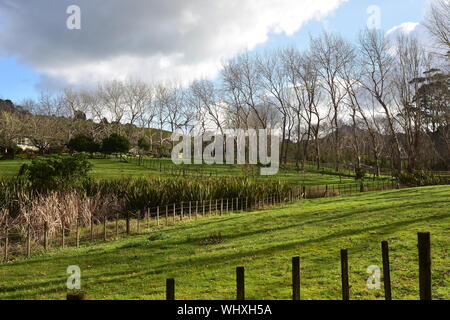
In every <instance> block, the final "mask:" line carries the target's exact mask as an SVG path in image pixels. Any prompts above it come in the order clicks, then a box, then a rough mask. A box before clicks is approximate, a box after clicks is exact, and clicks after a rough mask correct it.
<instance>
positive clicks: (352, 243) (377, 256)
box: [0, 186, 450, 299]
mask: <svg viewBox="0 0 450 320" xmlns="http://www.w3.org/2000/svg"><path fill="white" fill-rule="evenodd" d="M449 208H450V186H444V187H430V188H421V189H405V190H396V191H389V192H379V193H366V194H359V195H355V196H351V197H338V198H326V199H315V200H304V201H301V202H298V203H295V204H292V205H286V206H284V207H283V208H277V209H272V210H266V211H260V212H254V213H242V214H232V215H226V216H222V217H214V218H209V219H204V220H199V221H192V222H186V223H183V224H179V225H176V226H172V227H160V228H158V229H152V230H148V231H147V232H146V233H145V234H142V235H136V236H133V237H131V238H128V239H125V240H122V241H118V242H110V243H105V244H99V245H97V246H93V247H86V248H80V249H78V250H77V249H74V248H72V249H66V250H65V251H59V250H54V251H51V252H49V253H47V254H41V255H38V256H35V257H33V258H31V259H30V260H24V261H18V262H15V263H9V264H6V265H5V264H2V265H0V279H1V282H0V283H1V284H0V299H36V298H40V299H50V298H52V299H63V298H64V296H65V293H66V287H65V285H66V280H67V276H68V275H67V274H66V269H67V267H68V266H70V265H78V266H79V267H80V268H81V272H82V289H83V290H85V291H86V292H87V293H88V296H89V297H90V298H91V299H164V292H165V291H164V290H165V279H166V278H168V277H173V278H175V279H176V294H177V299H234V297H235V267H236V266H240V265H243V266H245V267H246V295H247V298H248V299H290V297H291V288H290V281H291V266H290V263H291V262H290V260H291V257H293V256H297V255H299V256H301V259H302V262H301V272H302V279H301V284H302V287H301V294H302V299H340V298H341V295H340V262H339V250H340V249H342V248H348V249H349V264H350V284H351V286H352V288H351V298H352V299H382V298H383V291H382V290H377V291H369V290H368V289H367V288H366V280H367V278H368V276H369V274H366V269H367V267H368V266H370V265H379V266H380V267H381V265H382V264H381V250H380V242H381V241H382V240H388V241H389V243H390V248H391V268H392V274H391V278H392V281H393V286H392V287H393V298H394V299H418V271H417V270H418V262H417V248H416V244H417V232H420V231H430V232H431V237H432V270H433V295H434V298H435V299H450V290H449V288H450V273H449V265H450V259H449V252H448V248H449V247H450V239H449V237H448V235H449V232H450V209H449Z"/></svg>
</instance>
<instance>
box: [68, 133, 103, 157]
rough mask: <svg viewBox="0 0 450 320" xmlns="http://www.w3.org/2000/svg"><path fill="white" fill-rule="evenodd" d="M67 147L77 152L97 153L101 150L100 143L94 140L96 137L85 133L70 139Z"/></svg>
mask: <svg viewBox="0 0 450 320" xmlns="http://www.w3.org/2000/svg"><path fill="white" fill-rule="evenodd" d="M67 147H68V148H69V149H70V150H71V151H76V152H89V153H95V152H98V151H99V150H100V145H99V144H98V143H97V142H96V141H95V140H94V138H93V137H90V136H87V135H84V134H79V135H77V136H75V137H74V138H72V139H70V141H69V143H68V144H67Z"/></svg>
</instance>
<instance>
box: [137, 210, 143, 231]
mask: <svg viewBox="0 0 450 320" xmlns="http://www.w3.org/2000/svg"><path fill="white" fill-rule="evenodd" d="M141 214H142V211H141V210H138V212H137V213H136V231H137V233H138V234H139V231H140V229H141Z"/></svg>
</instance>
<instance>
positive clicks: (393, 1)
mask: <svg viewBox="0 0 450 320" xmlns="http://www.w3.org/2000/svg"><path fill="white" fill-rule="evenodd" d="M1 1H2V0H0V10H2V7H1ZM426 3H427V0H349V1H347V2H346V3H343V4H342V5H341V6H340V7H339V8H338V9H337V10H335V11H334V12H332V13H331V14H330V15H328V16H327V17H326V18H325V19H324V20H323V21H310V22H307V23H306V24H305V25H304V26H303V27H302V28H301V29H300V30H299V31H297V32H295V33H294V34H293V35H291V36H286V35H285V34H270V35H269V38H268V40H267V41H266V42H265V43H262V44H259V45H257V47H256V49H255V50H257V51H263V50H267V49H271V48H277V47H283V46H286V45H293V44H294V45H296V46H299V47H301V48H302V47H306V46H307V44H308V38H309V35H310V34H311V35H316V34H318V33H320V32H321V31H322V30H323V29H327V30H329V31H334V32H338V33H340V34H342V35H343V36H344V37H346V38H348V39H355V38H356V37H357V35H358V33H359V31H360V30H361V29H362V28H364V27H365V26H366V22H367V19H368V15H367V13H366V11H367V8H368V7H369V6H371V5H377V6H379V7H380V9H381V27H382V29H384V30H386V31H387V30H389V29H391V28H393V27H395V26H398V25H400V24H402V23H405V22H420V21H421V20H422V17H423V13H424V10H425V7H426ZM255 14H257V11H255ZM1 17H2V15H1V12H0V18H1ZM0 28H1V29H3V28H4V27H3V24H2V21H0ZM1 29H0V39H1V35H2V34H1V33H2V30H1ZM19 50H20V49H19ZM16 52H18V51H17V49H16ZM17 56H21V55H20V51H19V52H18V53H17ZM17 56H15V55H14V54H12V55H11V54H10V55H7V56H5V55H3V56H0V98H3V99H6V98H8V99H11V100H13V101H14V102H16V103H19V102H20V101H22V100H23V99H25V98H29V97H31V98H36V97H37V96H38V95H39V90H41V89H42V88H43V87H45V85H43V82H42V79H44V78H46V75H45V74H44V73H39V72H38V71H36V68H35V67H32V65H33V63H28V61H27V59H22V58H18V57H17Z"/></svg>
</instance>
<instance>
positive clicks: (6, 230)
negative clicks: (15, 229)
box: [3, 220, 9, 262]
mask: <svg viewBox="0 0 450 320" xmlns="http://www.w3.org/2000/svg"><path fill="white" fill-rule="evenodd" d="M8 242H9V230H8V220H6V225H5V242H4V244H5V247H4V248H3V249H4V252H3V260H4V261H5V262H8V246H9V243H8Z"/></svg>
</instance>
